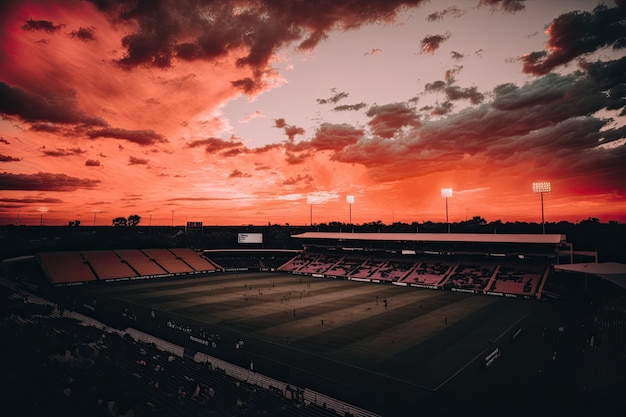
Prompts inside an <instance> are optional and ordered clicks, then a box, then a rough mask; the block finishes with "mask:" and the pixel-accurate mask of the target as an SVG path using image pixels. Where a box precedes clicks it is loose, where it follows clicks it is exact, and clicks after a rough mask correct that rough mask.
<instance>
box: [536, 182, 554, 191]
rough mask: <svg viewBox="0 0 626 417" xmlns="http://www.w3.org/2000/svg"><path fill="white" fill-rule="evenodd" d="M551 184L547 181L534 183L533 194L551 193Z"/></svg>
mask: <svg viewBox="0 0 626 417" xmlns="http://www.w3.org/2000/svg"><path fill="white" fill-rule="evenodd" d="M549 192H550V183H549V182H547V181H541V182H533V193H549Z"/></svg>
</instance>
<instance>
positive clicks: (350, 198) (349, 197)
mask: <svg viewBox="0 0 626 417" xmlns="http://www.w3.org/2000/svg"><path fill="white" fill-rule="evenodd" d="M346 203H348V210H349V211H348V213H349V214H348V216H349V217H348V219H349V224H352V205H353V204H354V196H353V195H347V196H346Z"/></svg>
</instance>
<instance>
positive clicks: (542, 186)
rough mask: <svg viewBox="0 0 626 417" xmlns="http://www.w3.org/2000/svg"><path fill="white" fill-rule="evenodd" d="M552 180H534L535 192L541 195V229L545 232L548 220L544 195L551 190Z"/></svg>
mask: <svg viewBox="0 0 626 417" xmlns="http://www.w3.org/2000/svg"><path fill="white" fill-rule="evenodd" d="M550 188H551V187H550V182H549V181H540V182H533V193H535V194H539V195H541V230H542V232H543V234H544V235H545V234H546V222H545V218H544V215H543V195H544V194H545V193H549V192H550Z"/></svg>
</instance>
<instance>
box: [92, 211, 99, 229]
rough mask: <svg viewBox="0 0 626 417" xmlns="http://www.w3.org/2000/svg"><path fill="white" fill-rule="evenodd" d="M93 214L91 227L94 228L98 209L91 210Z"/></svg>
mask: <svg viewBox="0 0 626 417" xmlns="http://www.w3.org/2000/svg"><path fill="white" fill-rule="evenodd" d="M91 211H92V212H93V226H94V227H96V214H98V213H99V212H100V210H98V209H94V210H91Z"/></svg>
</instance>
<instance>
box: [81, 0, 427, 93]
mask: <svg viewBox="0 0 626 417" xmlns="http://www.w3.org/2000/svg"><path fill="white" fill-rule="evenodd" d="M423 1H424V0H387V1H381V0H361V1H354V0H342V1H332V2H317V1H311V2H306V1H297V2H293V1H273V0H261V1H240V2H222V1H218V2H204V1H202V2H199V1H196V0H180V1H177V2H176V7H172V4H171V3H169V2H128V1H127V0H107V1H103V0H92V3H94V4H95V5H96V6H97V7H98V9H99V10H101V11H102V12H104V13H106V14H108V15H109V16H110V18H111V19H112V20H113V21H115V22H117V23H122V24H126V25H128V27H135V28H136V29H135V31H133V32H131V33H129V34H128V35H126V36H125V37H124V38H123V39H122V47H123V48H124V52H125V53H124V56H123V57H122V58H121V59H120V60H118V63H119V64H120V65H122V66H123V67H125V68H129V69H131V68H135V67H138V66H153V67H157V68H167V67H169V66H172V65H174V63H175V61H176V60H177V59H180V60H185V61H192V60H198V59H203V60H215V59H219V58H221V57H224V56H226V55H227V54H228V53H229V52H231V51H235V50H236V51H242V50H244V51H246V52H245V55H244V56H243V57H241V58H240V59H239V60H238V62H237V63H238V65H240V66H246V67H249V68H251V69H252V70H253V74H254V75H253V77H254V79H242V80H238V81H235V82H234V85H235V86H236V87H238V88H241V89H242V90H243V91H245V92H247V93H249V92H255V91H257V90H258V88H259V86H260V80H262V77H263V73H264V71H265V70H267V69H268V68H269V66H270V62H271V59H272V56H273V55H274V53H275V52H276V51H278V50H279V49H280V48H282V47H284V46H286V45H289V44H292V43H296V44H297V47H298V48H299V49H303V50H309V49H312V48H314V47H315V46H316V45H317V44H318V43H319V42H320V41H322V40H323V39H325V38H326V37H327V36H328V34H329V33H330V32H331V31H332V30H349V29H356V28H358V27H361V26H363V25H365V24H371V23H376V22H381V23H384V22H391V21H393V20H394V19H395V17H396V16H397V14H398V13H399V12H400V11H402V10H403V9H405V8H408V7H413V6H417V5H419V4H421V3H422V2H423Z"/></svg>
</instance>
